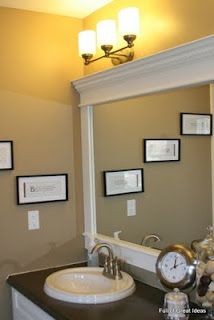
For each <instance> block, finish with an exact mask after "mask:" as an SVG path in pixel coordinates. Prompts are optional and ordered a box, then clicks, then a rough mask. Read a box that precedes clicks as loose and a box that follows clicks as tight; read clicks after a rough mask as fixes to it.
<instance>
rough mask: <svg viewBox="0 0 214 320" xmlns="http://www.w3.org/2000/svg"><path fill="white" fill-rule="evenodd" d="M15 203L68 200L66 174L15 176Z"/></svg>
mask: <svg viewBox="0 0 214 320" xmlns="http://www.w3.org/2000/svg"><path fill="white" fill-rule="evenodd" d="M16 185H17V204H32V203H42V202H55V201H66V200H68V175H67V174H49V175H33V176H17V177H16Z"/></svg>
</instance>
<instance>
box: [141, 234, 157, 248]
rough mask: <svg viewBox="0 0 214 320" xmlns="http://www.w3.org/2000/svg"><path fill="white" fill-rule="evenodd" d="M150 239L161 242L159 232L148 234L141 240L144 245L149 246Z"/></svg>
mask: <svg viewBox="0 0 214 320" xmlns="http://www.w3.org/2000/svg"><path fill="white" fill-rule="evenodd" d="M150 240H153V241H154V242H159V241H161V239H160V237H159V236H158V235H157V234H148V235H146V236H145V237H143V239H142V241H141V245H142V246H148V242H149V241H150Z"/></svg>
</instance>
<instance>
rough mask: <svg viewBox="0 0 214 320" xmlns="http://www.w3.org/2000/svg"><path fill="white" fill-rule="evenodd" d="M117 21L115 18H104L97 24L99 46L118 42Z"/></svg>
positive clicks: (112, 44)
mask: <svg viewBox="0 0 214 320" xmlns="http://www.w3.org/2000/svg"><path fill="white" fill-rule="evenodd" d="M116 41H117V39H116V23H115V21H114V20H110V19H109V20H102V21H100V22H98V24H97V46H99V47H101V46H103V45H111V46H114V45H115V44H116Z"/></svg>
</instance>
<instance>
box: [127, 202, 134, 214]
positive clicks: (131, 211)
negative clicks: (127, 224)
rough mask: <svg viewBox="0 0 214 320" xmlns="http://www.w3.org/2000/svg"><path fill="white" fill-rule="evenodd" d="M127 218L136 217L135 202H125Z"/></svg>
mask: <svg viewBox="0 0 214 320" xmlns="http://www.w3.org/2000/svg"><path fill="white" fill-rule="evenodd" d="M127 216H129V217H130V216H136V200H135V199H132V200H127Z"/></svg>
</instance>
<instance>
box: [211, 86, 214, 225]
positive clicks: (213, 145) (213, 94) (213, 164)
mask: <svg viewBox="0 0 214 320" xmlns="http://www.w3.org/2000/svg"><path fill="white" fill-rule="evenodd" d="M210 113H212V115H213V117H214V84H211V85H210ZM213 120H214V119H213ZM211 177H212V181H211V183H212V224H213V226H214V136H212V137H211Z"/></svg>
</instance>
